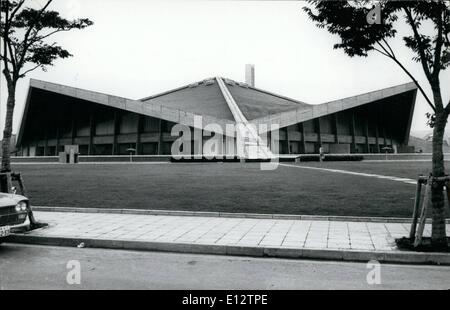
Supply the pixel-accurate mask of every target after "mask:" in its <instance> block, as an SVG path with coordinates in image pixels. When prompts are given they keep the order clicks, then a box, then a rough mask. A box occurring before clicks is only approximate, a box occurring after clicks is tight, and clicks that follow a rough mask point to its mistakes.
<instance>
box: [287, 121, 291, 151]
mask: <svg viewBox="0 0 450 310" xmlns="http://www.w3.org/2000/svg"><path fill="white" fill-rule="evenodd" d="M286 142H287V149H288V151H287V153H288V154H291V141H290V140H289V126H288V127H286Z"/></svg>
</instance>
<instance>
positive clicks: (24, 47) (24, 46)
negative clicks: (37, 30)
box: [19, 0, 53, 70]
mask: <svg viewBox="0 0 450 310" xmlns="http://www.w3.org/2000/svg"><path fill="white" fill-rule="evenodd" d="M52 1H53V0H48V1H47V3H46V4H45V5H44V7H43V8H42V9H41V10H40V11H39V13H38V14H37V16H36V18H35V19H34V21H33V23H32V24H31V25H30V26H29V28H28V30H27V32H26V33H25V35H24V39H23V51H22V53H21V55H20V62H19V70H20V68H21V67H22V66H23V64H24V61H25V55H26V52H27V50H28V48H29V46H30V44H29V42H28V39H29V37H30V34H31V31H32V30H33V28H34V26H35V25H36V22H37V21H38V20H39V17H41V15H42V13H44V11H45V10H46V9H47V7H48V6H49V5H50V3H52Z"/></svg>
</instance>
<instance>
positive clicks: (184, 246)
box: [8, 234, 450, 265]
mask: <svg viewBox="0 0 450 310" xmlns="http://www.w3.org/2000/svg"><path fill="white" fill-rule="evenodd" d="M8 242H13V243H22V244H35V245H51V246H67V247H76V246H78V245H79V244H80V243H82V242H83V243H84V246H85V247H87V248H104V249H121V250H139V251H159V252H175V253H191V254H212V255H234V256H251V257H271V258H290V259H323V260H333V261H353V262H368V261H370V260H377V261H379V262H380V263H401V264H432V265H450V254H448V253H422V252H420V253H418V252H400V251H395V252H394V251H393V252H381V251H358V250H330V249H307V248H301V249H300V248H276V247H255V246H234V245H213V244H211V245H210V244H191V243H167V242H149V241H136V240H110V239H98V238H93V239H90V238H71V237H59V236H53V237H44V236H36V235H27V234H13V235H11V236H9V237H8Z"/></svg>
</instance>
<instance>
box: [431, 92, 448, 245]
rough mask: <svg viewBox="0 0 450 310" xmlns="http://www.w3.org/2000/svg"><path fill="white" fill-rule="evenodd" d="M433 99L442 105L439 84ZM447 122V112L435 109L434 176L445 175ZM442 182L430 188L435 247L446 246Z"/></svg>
mask: <svg viewBox="0 0 450 310" xmlns="http://www.w3.org/2000/svg"><path fill="white" fill-rule="evenodd" d="M432 88H433V95H434V101H435V103H436V106H439V103H440V106H441V107H442V97H441V93H440V89H439V86H437V87H432ZM446 124H447V114H446V112H445V111H444V110H443V109H437V111H436V120H435V124H434V129H433V167H432V173H433V176H434V177H442V176H444V175H445V167H444V153H443V150H442V144H443V139H444V133H445V125H446ZM443 190H444V183H443V182H434V183H433V184H432V189H431V201H432V230H431V242H432V244H433V246H435V247H436V248H445V247H447V237H446V232H445V212H444V211H445V204H444V193H443Z"/></svg>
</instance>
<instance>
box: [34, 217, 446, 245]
mask: <svg viewBox="0 0 450 310" xmlns="http://www.w3.org/2000/svg"><path fill="white" fill-rule="evenodd" d="M35 216H36V217H37V219H38V220H39V221H42V222H47V223H49V224H50V226H49V227H47V228H44V229H39V230H35V231H33V232H31V233H29V235H34V236H40V237H62V238H80V239H82V238H83V239H84V238H86V239H108V240H118V241H147V242H165V243H187V244H208V245H234V246H243V247H245V246H249V247H277V248H296V249H298V248H300V249H342V250H365V251H367V250H368V251H394V252H397V249H396V247H395V244H394V239H395V238H399V237H403V236H408V232H409V226H410V225H409V224H400V223H365V222H341V221H316V220H278V219H251V218H219V217H197V216H196V217H193V216H192V217H191V216H163V215H132V214H106V213H70V212H35ZM424 234H425V235H430V225H426V228H425V233H424ZM447 234H449V235H450V227H448V228H447Z"/></svg>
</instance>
